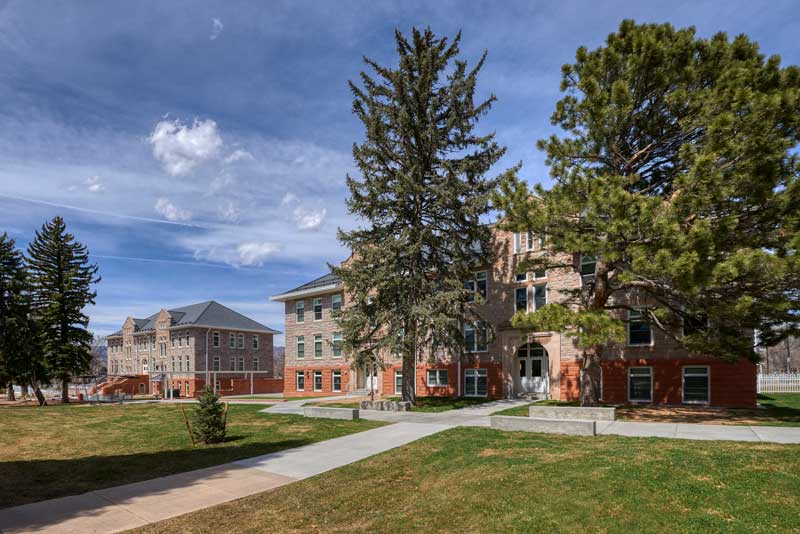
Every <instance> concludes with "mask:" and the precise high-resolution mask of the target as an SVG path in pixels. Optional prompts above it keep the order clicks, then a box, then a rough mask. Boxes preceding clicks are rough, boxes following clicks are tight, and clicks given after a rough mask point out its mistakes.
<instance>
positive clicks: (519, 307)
mask: <svg viewBox="0 0 800 534" xmlns="http://www.w3.org/2000/svg"><path fill="white" fill-rule="evenodd" d="M514 311H515V312H518V311H523V312H527V311H528V288H527V287H518V288H515V289H514Z"/></svg>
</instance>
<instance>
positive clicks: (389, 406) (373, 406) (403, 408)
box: [361, 400, 411, 412]
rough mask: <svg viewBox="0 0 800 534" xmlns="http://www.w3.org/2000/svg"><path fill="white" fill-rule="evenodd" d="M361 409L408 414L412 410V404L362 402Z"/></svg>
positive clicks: (401, 402) (375, 401)
mask: <svg viewBox="0 0 800 534" xmlns="http://www.w3.org/2000/svg"><path fill="white" fill-rule="evenodd" d="M361 409H362V410H380V411H385V412H407V411H409V410H410V409H411V403H410V402H403V401H392V400H374V401H372V400H362V401H361Z"/></svg>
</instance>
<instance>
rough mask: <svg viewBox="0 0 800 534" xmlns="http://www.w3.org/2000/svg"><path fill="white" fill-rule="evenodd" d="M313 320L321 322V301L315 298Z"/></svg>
mask: <svg viewBox="0 0 800 534" xmlns="http://www.w3.org/2000/svg"><path fill="white" fill-rule="evenodd" d="M314 320H315V321H321V320H322V299H321V298H316V299H314Z"/></svg>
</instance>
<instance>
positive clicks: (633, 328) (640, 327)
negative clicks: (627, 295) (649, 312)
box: [628, 310, 653, 345]
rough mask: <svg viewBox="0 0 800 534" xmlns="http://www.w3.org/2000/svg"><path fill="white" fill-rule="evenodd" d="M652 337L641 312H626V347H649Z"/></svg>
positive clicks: (648, 325)
mask: <svg viewBox="0 0 800 534" xmlns="http://www.w3.org/2000/svg"><path fill="white" fill-rule="evenodd" d="M652 342H653V335H652V332H651V331H650V324H649V323H647V322H646V321H645V320H644V314H643V313H642V310H629V311H628V345H650V344H651V343H652Z"/></svg>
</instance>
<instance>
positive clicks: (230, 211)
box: [217, 200, 242, 223]
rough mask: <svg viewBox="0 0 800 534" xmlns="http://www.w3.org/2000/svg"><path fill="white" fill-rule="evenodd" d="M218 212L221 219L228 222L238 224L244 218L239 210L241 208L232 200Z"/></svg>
mask: <svg viewBox="0 0 800 534" xmlns="http://www.w3.org/2000/svg"><path fill="white" fill-rule="evenodd" d="M217 211H218V213H219V217H220V219H222V220H223V221H227V222H232V223H236V222H239V219H241V217H242V212H241V211H240V210H239V206H238V205H237V204H236V203H235V202H233V201H232V200H226V201H225V202H223V203H222V204H220V206H219V209H218V210H217Z"/></svg>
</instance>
